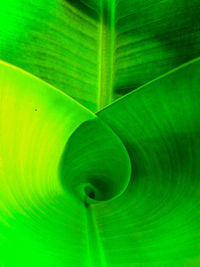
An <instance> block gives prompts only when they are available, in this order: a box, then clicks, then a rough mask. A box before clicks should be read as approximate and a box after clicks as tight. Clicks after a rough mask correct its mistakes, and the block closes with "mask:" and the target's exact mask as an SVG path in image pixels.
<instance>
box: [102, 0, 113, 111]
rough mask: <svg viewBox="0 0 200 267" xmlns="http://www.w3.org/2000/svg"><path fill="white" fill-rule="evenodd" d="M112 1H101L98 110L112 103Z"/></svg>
mask: <svg viewBox="0 0 200 267" xmlns="http://www.w3.org/2000/svg"><path fill="white" fill-rule="evenodd" d="M114 18H115V8H114V1H110V0H102V1H101V21H100V34H99V38H100V40H99V41H100V45H99V85H98V87H99V92H98V110H100V109H102V108H103V107H105V106H107V105H109V104H110V103H111V102H112V92H113V60H114V56H113V55H114V38H115V31H114Z"/></svg>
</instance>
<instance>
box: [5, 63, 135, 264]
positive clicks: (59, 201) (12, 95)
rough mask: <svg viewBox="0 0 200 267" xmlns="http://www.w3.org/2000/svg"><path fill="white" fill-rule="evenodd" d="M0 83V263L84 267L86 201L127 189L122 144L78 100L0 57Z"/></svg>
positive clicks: (126, 161) (126, 163)
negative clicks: (118, 156) (0, 59)
mask: <svg viewBox="0 0 200 267" xmlns="http://www.w3.org/2000/svg"><path fill="white" fill-rule="evenodd" d="M0 88H1V91H0V99H1V103H0V129H1V135H0V148H1V149H0V184H1V191H0V251H1V252H0V263H1V264H4V263H6V264H8V266H13V265H16V266H20V265H22V266H30V262H31V266H49V264H50V263H51V264H52V266H74V265H72V259H74V260H73V261H74V263H73V264H75V265H76V266H81V265H82V262H89V261H90V260H91V259H90V257H89V256H87V254H88V251H89V250H88V247H87V246H88V245H85V244H87V239H88V238H89V236H88V235H90V234H91V233H90V232H88V231H87V227H88V226H87V224H88V215H87V210H86V208H85V206H88V204H89V203H98V202H99V201H104V200H109V199H113V198H115V197H117V196H118V195H120V194H121V193H123V192H124V190H125V189H126V187H127V185H128V183H129V179H130V170H131V167H130V160H129V156H128V154H127V151H126V149H125V147H124V145H123V144H122V142H121V140H120V139H119V138H118V137H117V136H116V135H115V134H114V133H113V132H112V130H111V129H110V128H109V127H108V126H107V125H105V124H104V123H103V122H101V121H100V120H99V119H98V118H97V117H96V116H95V115H93V114H92V113H90V112H89V111H87V110H86V109H85V108H84V107H82V106H81V105H80V104H78V103H76V102H75V101H74V100H73V99H71V98H70V97H68V96H66V95H64V94H62V93H61V92H59V91H58V90H57V89H55V88H53V87H51V86H49V85H48V84H46V83H44V82H42V81H41V80H39V79H37V78H36V77H33V76H31V75H29V74H28V73H25V72H23V71H21V70H19V69H17V68H14V67H13V66H10V65H8V64H6V63H3V62H1V63H0ZM83 122H84V123H83ZM82 123H83V124H82ZM77 128H78V129H79V130H78V133H77V132H76V129H77ZM85 129H86V131H85ZM88 129H89V130H88ZM100 145H101V146H102V149H101V150H100V151H99V146H100ZM116 155H120V159H119V158H116ZM61 159H62V160H61ZM107 161H108V162H109V164H106V162H107ZM113 166H114V168H113ZM59 170H60V171H59ZM103 183H104V184H103ZM102 184H103V185H104V186H103V188H102ZM105 185H106V187H105ZM99 186H100V189H99ZM102 189H103V191H102ZM106 189H107V194H104V193H103V192H104V191H105V190H106ZM91 193H92V194H93V195H91ZM94 198H95V199H96V201H95V200H94ZM90 228H91V227H90ZM89 245H91V242H90V244H89ZM66 250H67V251H68V252H67V253H66ZM11 251H12V255H13V257H10V252H11ZM97 251H98V250H97ZM76 253H78V254H79V257H78V258H76V257H75V255H76ZM92 253H93V252H92ZM94 255H95V254H94ZM93 257H94V256H93ZM95 257H96V256H95Z"/></svg>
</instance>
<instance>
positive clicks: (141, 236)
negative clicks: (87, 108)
mask: <svg viewBox="0 0 200 267" xmlns="http://www.w3.org/2000/svg"><path fill="white" fill-rule="evenodd" d="M199 85H200V59H197V60H194V61H192V62H190V63H188V64H185V65H183V66H181V67H179V68H178V69H175V70H173V71H171V72H169V73H167V74H166V75H163V76H162V77H160V78H158V79H155V80H154V81H152V82H149V83H148V84H146V85H144V86H142V87H140V88H138V89H137V90H135V91H134V92H132V93H130V94H129V95H128V96H126V97H124V98H122V99H121V100H119V101H117V102H116V103H114V104H112V105H111V106H109V107H107V108H105V109H104V110H102V111H100V113H98V116H99V117H100V118H101V119H103V120H104V121H105V122H106V123H107V124H108V125H109V126H110V127H111V128H112V129H113V130H114V131H115V132H116V133H117V134H118V136H119V137H120V139H121V140H122V141H123V143H124V144H125V146H126V148H127V151H128V153H129V155H130V159H131V162H132V168H133V170H132V177H131V182H130V184H129V187H128V189H127V191H126V192H125V194H123V195H122V196H121V197H120V198H118V199H116V201H113V202H112V203H107V204H103V206H96V207H94V210H95V211H94V213H95V215H96V218H97V219H96V221H97V224H98V225H99V229H100V230H99V231H100V232H101V238H102V245H103V246H104V248H105V255H106V258H107V261H108V266H140V264H144V265H147V266H155V264H157V265H158V266H163V264H165V266H172V265H173V266H182V265H184V264H186V265H187V264H188V265H189V266H196V265H195V264H197V263H199V255H200V251H199V238H200V232H199V226H200V218H199V208H200V199H199V187H200V180H199V175H200V165H199V160H200V117H199V106H200V90H199ZM103 210H105V211H106V212H102V211H103ZM110 248H112V249H110ZM138 264H139V265H138ZM197 265H198V264H197Z"/></svg>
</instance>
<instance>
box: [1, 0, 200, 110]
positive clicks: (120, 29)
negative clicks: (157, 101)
mask: <svg viewBox="0 0 200 267" xmlns="http://www.w3.org/2000/svg"><path fill="white" fill-rule="evenodd" d="M0 7H1V19H0V27H1V31H0V58H1V59H3V60H4V61H7V62H10V63H12V64H14V65H17V66H19V67H21V68H23V69H25V70H27V71H28V72H31V73H33V74H35V75H36V76H38V77H40V78H42V79H44V80H45V81H47V82H48V83H50V84H52V85H54V86H56V87H57V88H59V89H60V90H62V91H63V92H65V93H66V94H68V95H70V96H72V97H73V98H75V99H76V100H78V101H79V102H80V103H82V104H83V105H85V106H86V107H88V108H89V109H91V110H92V111H97V110H99V109H101V108H103V107H104V106H106V105H108V104H110V103H111V102H112V101H113V100H116V99H117V98H118V97H121V96H123V95H125V94H126V93H128V92H130V91H132V90H134V89H135V88H137V87H139V86H141V85H142V84H144V83H146V82H148V81H150V80H152V79H154V78H156V77H157V76H159V75H161V74H163V73H165V72H167V71H169V70H170V69H172V68H174V67H177V66H179V65H180V64H182V63H184V62H187V61H189V60H191V59H193V58H195V57H197V56H199V55H200V53H199V30H200V20H199V16H198V14H199V11H200V6H199V1H198V0H192V1H190V2H187V1H182V0H180V1H173V0H167V1H166V0H165V1H155V0H145V1H140V0H126V1H122V0H120V1H119V0H98V1H94V0H87V1H81V0H73V1H72V0H68V1H67V0H53V1H49V0H40V1H39V0H37V1H33V0H7V1H2V2H1V4H0Z"/></svg>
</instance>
